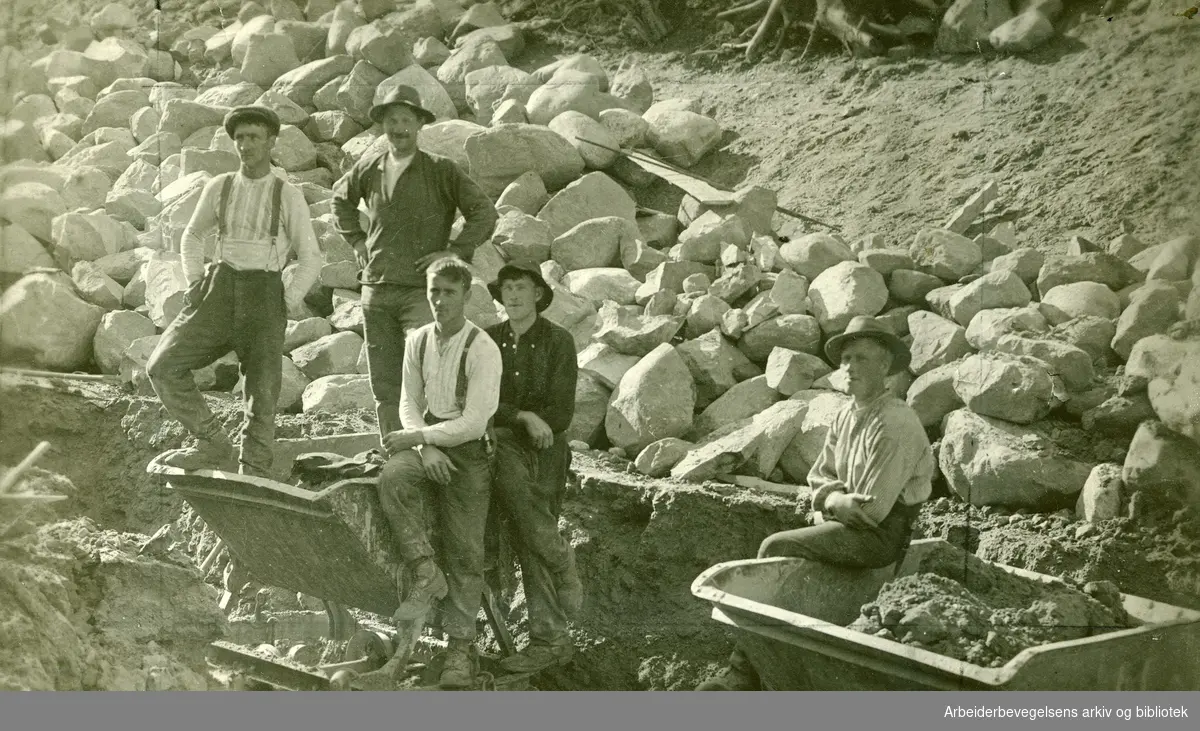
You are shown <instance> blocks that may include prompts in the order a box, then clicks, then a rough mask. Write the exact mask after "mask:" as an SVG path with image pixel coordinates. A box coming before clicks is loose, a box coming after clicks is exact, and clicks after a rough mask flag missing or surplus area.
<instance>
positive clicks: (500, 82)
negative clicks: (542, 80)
mask: <svg viewBox="0 0 1200 731" xmlns="http://www.w3.org/2000/svg"><path fill="white" fill-rule="evenodd" d="M464 83H465V93H466V97H467V106H469V107H470V108H471V111H472V112H473V113H474V114H475V121H477V122H478V123H479V124H481V125H484V126H487V125H489V124H491V122H492V113H493V112H494V111H495V109H496V107H497V105H499V103H500V102H501V101H503V100H506V99H515V100H517V101H520V102H521V103H524V102H526V101H528V99H529V95H530V94H532V93H533V90H534V88H536V86H535V84H534V83H533V81H532V77H531V76H530V75H529V74H528V73H526V72H524V71H522V70H520V69H515V68H513V67H512V66H488V67H485V68H481V69H475V70H474V71H471V72H468V73H467V75H466V76H465V77H464Z"/></svg>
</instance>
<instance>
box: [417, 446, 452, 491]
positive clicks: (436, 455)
mask: <svg viewBox="0 0 1200 731" xmlns="http://www.w3.org/2000/svg"><path fill="white" fill-rule="evenodd" d="M417 453H418V454H420V455H421V466H422V467H424V468H425V476H426V477H428V478H429V479H431V480H433V481H434V482H436V483H438V484H439V485H449V484H450V478H451V476H452V475H451V474H450V473H451V472H458V468H457V467H455V466H454V463H453V462H451V461H450V458H449V457H447V456H446V453H445V452H443V451H442V450H440V449H438V448H437V447H435V446H433V445H430V444H426V445H424V446H422V447H421V448H420V449H419V450H417Z"/></svg>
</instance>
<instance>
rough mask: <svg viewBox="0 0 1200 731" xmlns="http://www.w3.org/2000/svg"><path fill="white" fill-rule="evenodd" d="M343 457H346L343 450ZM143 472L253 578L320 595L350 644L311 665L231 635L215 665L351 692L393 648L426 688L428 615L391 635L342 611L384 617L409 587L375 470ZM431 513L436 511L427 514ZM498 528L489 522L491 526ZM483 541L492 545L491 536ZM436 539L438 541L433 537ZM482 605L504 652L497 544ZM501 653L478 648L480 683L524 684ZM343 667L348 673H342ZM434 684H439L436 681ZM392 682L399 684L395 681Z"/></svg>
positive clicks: (338, 636) (332, 631)
mask: <svg viewBox="0 0 1200 731" xmlns="http://www.w3.org/2000/svg"><path fill="white" fill-rule="evenodd" d="M347 456H348V455H347ZM146 471H147V472H148V473H150V474H153V475H158V476H160V477H162V478H164V479H165V480H166V484H167V487H168V489H171V490H173V491H175V492H176V493H178V494H179V495H180V497H182V498H183V500H185V501H186V502H187V503H188V504H189V505H190V506H191V507H192V509H193V510H194V511H195V512H196V514H197V515H199V516H200V518H201V519H203V521H204V522H205V524H206V525H207V526H208V528H209V529H210V530H212V531H213V532H214V533H215V534H216V535H217V537H218V538H219V539H220V540H221V542H222V544H223V546H224V548H225V549H226V550H228V551H229V553H230V554H231V556H232V558H233V559H235V560H236V561H237V563H238V565H239V568H240V569H241V570H243V571H244V572H245V573H246V574H247V575H249V576H250V577H251V578H252V579H254V580H255V581H257V582H259V583H261V584H263V585H267V586H274V587H278V588H281V589H286V590H289V591H294V592H299V593H303V594H306V595H308V596H311V597H314V598H316V599H319V600H321V601H322V602H323V603H324V605H325V609H326V612H327V613H328V616H329V628H328V632H327V633H326V636H327V637H328V638H329V639H332V640H337V641H346V642H347V645H346V652H345V657H344V662H341V663H334V664H329V665H325V666H322V668H321V669H318V670H316V671H314V670H312V669H311V668H303V667H300V666H298V665H297V663H294V662H289V661H288V660H287V659H286V658H278V657H275V656H273V655H272V654H271V653H270V652H265V653H264V652H262V651H261V650H264V649H265V650H269V648H259V651H255V652H249V651H243V650H241V649H239V648H238V647H237V646H235V645H233V644H232V643H228V642H218V643H214V645H213V649H214V654H215V655H216V656H217V658H218V660H219V661H220V662H225V663H231V664H233V665H240V666H242V667H248V668H250V672H252V673H255V674H256V675H255V677H257V678H259V679H262V680H264V681H265V682H266V683H268V684H270V685H273V686H277V687H280V688H281V689H305V690H319V689H338V688H344V689H354V688H355V678H356V677H358V674H359V673H367V672H370V671H372V670H376V669H378V668H379V667H381V666H382V665H383V664H384V663H385V662H386V661H387V660H388V659H390V658H392V657H393V656H394V655H399V656H400V657H401V658H402V659H403V660H404V661H405V662H408V661H411V663H410V664H411V665H412V670H413V673H412V678H411V679H410V680H411V681H412V682H410V683H407V684H404V685H405V687H409V688H413V689H435V688H429V687H427V686H428V684H429V683H428V682H427V681H429V678H430V676H431V675H432V677H433V678H436V669H437V668H436V667H432V668H431V667H430V663H431V662H432V663H433V664H435V665H436V662H437V658H436V657H433V656H430V657H426V656H425V655H428V654H429V653H424V654H422V652H421V650H420V648H419V647H418V639H419V637H420V635H421V633H422V630H423V629H424V628H425V627H426V619H427V618H421V619H420V620H419V621H418V620H414V621H412V622H409V623H407V625H405V624H397V625H396V630H397V631H396V634H395V636H394V637H388V636H387V633H382V632H379V631H373V630H370V629H360V628H358V626H357V623H356V620H355V619H354V617H353V616H352V615H351V614H350V612H349V611H348V609H350V608H353V609H359V610H363V611H365V612H370V613H373V614H375V615H379V617H380V618H381V620H382V621H383V622H388V621H390V618H391V617H392V616H393V613H394V612H395V611H396V609H397V608H398V607H399V606H400V602H401V596H402V595H403V593H404V592H405V587H404V586H403V582H404V581H405V576H406V573H405V572H402V571H400V570H399V569H400V567H401V566H402V563H403V562H402V559H401V558H400V556H399V555H398V554H397V553H396V551H395V549H394V546H393V542H392V537H391V531H390V528H389V525H388V521H387V518H386V517H385V515H384V513H383V511H382V508H381V506H380V504H379V499H378V496H377V490H376V477H375V476H373V475H372V476H363V477H354V478H350V479H339V480H336V481H333V482H332V483H331V484H328V485H309V484H305V483H304V482H303V481H302V480H297V482H300V483H301V484H286V483H283V482H278V481H276V480H273V479H265V478H259V477H250V476H244V475H239V474H234V473H230V472H222V471H216V470H194V471H184V470H180V469H177V468H173V467H169V466H166V465H163V464H161V463H159V462H158V460H157V459H156V460H154V461H151V462H150V464H149V465H148V466H147V468H146ZM428 514H432V513H427V515H428ZM498 530H499V528H496V527H492V528H490V531H491V533H493V534H494V533H496V532H497V531H498ZM492 538H493V540H491V541H489V543H490V544H491V545H493V546H494V545H495V544H496V543H497V540H496V539H495V537H494V535H493V536H492ZM434 545H436V542H435V544H434ZM489 553H490V554H493V555H489V570H488V589H487V590H486V591H485V594H484V597H483V602H482V604H483V608H484V610H485V613H486V615H487V618H488V621H489V624H490V625H491V627H492V630H493V631H494V632H495V635H496V638H497V641H498V643H499V644H500V646H501V648H502V652H503V653H504V654H505V655H507V654H511V653H512V652H513V651H514V648H513V646H512V639H511V636H510V634H509V632H508V629H507V627H506V626H505V623H504V617H503V614H502V612H501V610H500V606H499V603H498V601H497V594H499V593H500V589H499V584H500V582H499V580H498V579H497V576H496V573H497V569H498V565H497V560H496V556H495V555H494V551H490V552H489ZM498 659H499V658H491V657H489V656H486V655H484V654H482V653H481V655H480V663H479V665H480V667H479V670H480V672H479V676H478V677H479V683H480V686H481V687H485V686H490V687H494V688H497V687H505V688H508V689H520V688H523V687H525V685H526V681H527V676H516V675H503V674H502V673H501V671H499V670H498V663H497V661H498ZM338 671H344V672H338ZM433 682H436V680H434V681H433ZM396 689H400V687H397V688H396Z"/></svg>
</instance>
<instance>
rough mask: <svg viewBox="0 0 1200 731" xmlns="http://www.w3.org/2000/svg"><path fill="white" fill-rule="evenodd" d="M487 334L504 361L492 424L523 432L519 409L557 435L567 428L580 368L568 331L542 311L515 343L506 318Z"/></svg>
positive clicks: (573, 404)
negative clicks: (543, 423) (493, 422)
mask: <svg viewBox="0 0 1200 731" xmlns="http://www.w3.org/2000/svg"><path fill="white" fill-rule="evenodd" d="M487 334H488V335H490V336H491V337H492V340H494V341H495V342H496V345H499V346H500V357H501V358H502V360H503V361H504V374H503V375H502V376H501V378H500V407H499V408H498V409H497V411H496V416H495V424H496V426H498V427H508V428H510V429H513V431H515V432H517V433H524V429H523V427H521V424H520V423H519V422H518V421H517V413H518V412H521V411H531V412H533V413H535V414H537V415H538V416H539V417H541V419H542V421H544V422H546V425H547V426H549V427H550V431H552V432H554V433H555V434H561V433H562V432H564V431H566V430H567V427H568V426H570V425H571V419H572V418H574V416H575V379H576V374H577V371H578V364H577V363H576V359H575V358H576V356H575V340H574V338H572V337H571V334H570V333H569V332H567V331H566V330H565V329H563V328H562V327H559V326H558V325H555V324H554V323H552V322H550V321H549V320H547V319H546V318H544V317H542V316H541V315H539V316H538V318H537V320H536V321H535V322H534V323H533V326H532V327H530V328H529V329H528V330H527V331H525V334H524V335H522V336H521V338H520V340H519V341H518V340H517V338H516V336H515V335H514V334H513V331H512V327H510V326H509V324H508V321H507V320H506V321H504V322H502V323H500V324H498V325H493V326H491V327H490V328H488V329H487Z"/></svg>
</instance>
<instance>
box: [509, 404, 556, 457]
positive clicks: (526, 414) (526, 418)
mask: <svg viewBox="0 0 1200 731" xmlns="http://www.w3.org/2000/svg"><path fill="white" fill-rule="evenodd" d="M517 418H518V419H520V420H521V423H522V424H524V425H525V431H527V432H529V439H530V441H532V442H533V446H535V447H537V448H538V449H549V448H550V447H553V446H554V432H553V431H551V429H550V426H549V425H548V424H547V423H546V422H545V421H543V420H542V417H540V416H538V415H537V414H535V413H533V412H532V411H522V412H521V413H520V414H518V415H517Z"/></svg>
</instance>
